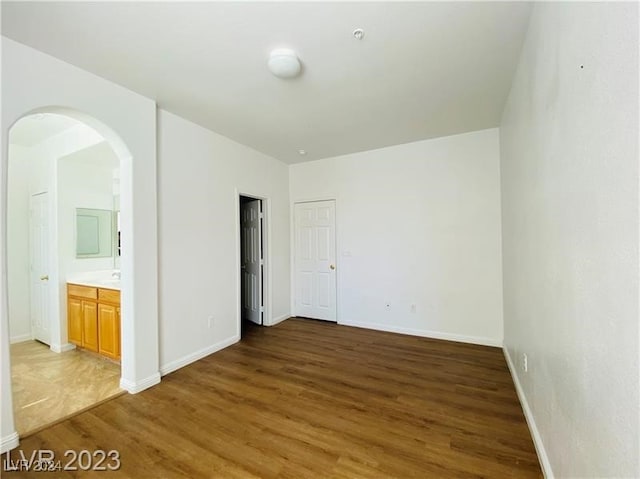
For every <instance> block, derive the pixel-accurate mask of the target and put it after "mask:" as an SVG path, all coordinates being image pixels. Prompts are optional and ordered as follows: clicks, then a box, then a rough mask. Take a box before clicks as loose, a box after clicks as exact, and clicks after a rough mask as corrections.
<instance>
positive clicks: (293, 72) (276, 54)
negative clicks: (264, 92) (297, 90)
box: [267, 48, 300, 78]
mask: <svg viewBox="0 0 640 479" xmlns="http://www.w3.org/2000/svg"><path fill="white" fill-rule="evenodd" d="M267 65H268V66H269V70H270V71H271V73H273V74H274V75H275V76H277V77H279V78H293V77H295V76H298V74H299V73H300V60H298V56H297V55H296V53H295V52H294V51H293V50H290V49H288V48H277V49H276V50H273V51H272V52H271V54H270V55H269V62H268V63H267Z"/></svg>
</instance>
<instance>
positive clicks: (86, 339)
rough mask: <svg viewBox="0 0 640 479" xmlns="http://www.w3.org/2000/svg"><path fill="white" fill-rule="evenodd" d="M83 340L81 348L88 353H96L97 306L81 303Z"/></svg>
mask: <svg viewBox="0 0 640 479" xmlns="http://www.w3.org/2000/svg"><path fill="white" fill-rule="evenodd" d="M82 322H83V326H84V328H83V333H84V334H83V338H82V346H83V347H84V348H86V349H88V350H89V351H95V352H98V304H97V303H91V302H89V301H83V302H82Z"/></svg>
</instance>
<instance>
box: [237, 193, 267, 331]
mask: <svg viewBox="0 0 640 479" xmlns="http://www.w3.org/2000/svg"><path fill="white" fill-rule="evenodd" d="M241 213H242V235H241V240H242V248H241V263H242V265H241V268H242V300H243V305H242V309H243V315H242V316H243V317H244V318H246V319H248V320H250V321H252V322H254V323H256V324H262V316H263V311H264V308H263V305H262V268H263V266H264V259H263V257H262V212H261V201H260V200H252V201H249V202H247V203H244V204H243V205H242V210H241Z"/></svg>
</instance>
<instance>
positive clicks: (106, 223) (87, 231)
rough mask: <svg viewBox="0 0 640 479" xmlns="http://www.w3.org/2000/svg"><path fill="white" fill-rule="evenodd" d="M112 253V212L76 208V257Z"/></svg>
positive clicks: (103, 255)
mask: <svg viewBox="0 0 640 479" xmlns="http://www.w3.org/2000/svg"><path fill="white" fill-rule="evenodd" d="M112 255H113V212H112V211H110V210H95V209H89V208H76V258H108V257H111V256H112Z"/></svg>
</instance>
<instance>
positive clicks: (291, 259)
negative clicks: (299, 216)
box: [289, 196, 342, 324]
mask: <svg viewBox="0 0 640 479" xmlns="http://www.w3.org/2000/svg"><path fill="white" fill-rule="evenodd" d="M318 201H333V203H334V205H335V241H336V268H337V269H336V324H342V323H341V321H340V319H341V318H340V316H341V314H340V287H339V285H340V271H341V269H340V261H339V258H340V256H341V255H340V251H339V249H338V245H339V244H340V229H339V228H338V223H339V222H338V211H339V208H338V199H337V198H336V197H335V196H318V197H312V198H304V199H297V200H292V201H291V204H290V206H289V219H290V222H289V230H290V235H289V244H290V245H291V248H290V255H289V264H290V265H291V272H290V273H291V274H290V276H289V277H290V283H291V304H290V308H291V314H292V315H294V314H295V311H296V205H297V204H301V203H315V202H318ZM294 317H295V316H294Z"/></svg>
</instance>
